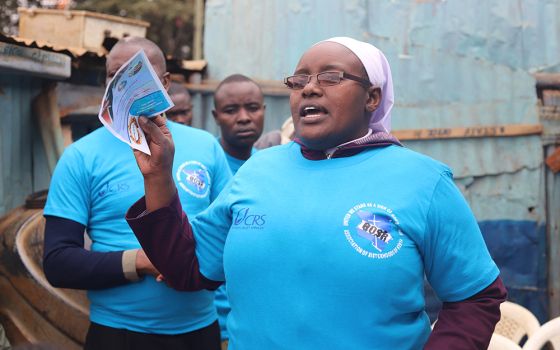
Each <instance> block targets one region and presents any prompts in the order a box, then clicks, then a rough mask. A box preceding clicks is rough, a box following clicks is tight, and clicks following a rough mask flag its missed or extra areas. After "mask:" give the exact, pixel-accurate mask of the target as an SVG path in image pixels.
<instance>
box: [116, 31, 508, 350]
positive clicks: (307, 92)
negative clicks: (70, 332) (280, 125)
mask: <svg viewBox="0 0 560 350" xmlns="http://www.w3.org/2000/svg"><path fill="white" fill-rule="evenodd" d="M285 84H286V85H287V87H288V88H290V89H291V90H292V92H291V95H290V106H291V112H292V117H293V121H294V126H295V130H296V139H295V141H294V142H292V143H289V144H287V145H283V146H279V147H273V148H270V149H267V150H264V151H262V152H259V153H257V154H255V156H253V157H252V158H251V159H249V161H247V163H246V164H245V166H244V167H243V168H242V169H240V171H239V172H238V173H237V175H236V176H235V177H234V179H233V180H232V181H231V182H230V183H229V184H228V186H226V188H225V189H224V190H223V191H222V193H221V194H220V196H219V197H218V198H217V199H216V201H215V202H214V203H213V204H212V205H211V206H210V207H209V208H208V210H206V211H205V212H203V213H201V214H200V215H198V216H196V217H195V218H193V219H192V220H191V221H190V222H189V220H187V217H186V216H185V215H184V213H183V212H182V209H181V205H180V202H179V201H178V199H177V195H176V189H175V185H174V183H173V178H172V174H171V170H170V169H171V160H172V158H173V152H174V146H173V141H172V140H171V136H170V134H169V132H168V131H167V129H166V127H165V123H164V122H163V120H161V119H158V118H156V119H152V121H149V120H147V119H142V120H141V126H142V128H143V129H144V131H145V132H146V135H147V137H148V138H149V139H150V143H149V145H150V150H151V156H148V155H146V154H143V153H140V152H136V151H135V155H136V159H137V161H138V164H139V167H140V170H141V171H142V173H143V175H144V181H145V188H146V196H145V199H142V200H140V201H138V202H137V203H136V204H135V205H134V206H133V207H131V209H130V210H129V212H128V213H127V220H128V222H129V224H130V226H131V227H132V229H133V230H134V232H135V234H136V235H137V237H138V239H139V241H140V242H141V244H142V246H143V248H144V249H145V251H146V253H147V255H148V256H149V258H150V260H151V261H152V262H153V264H154V266H156V267H157V269H158V270H159V271H161V273H162V274H163V276H165V280H166V281H167V283H168V284H170V285H171V286H172V287H174V288H177V289H181V290H199V289H215V288H217V287H218V286H219V285H220V283H222V281H224V280H225V279H227V283H228V298H229V300H230V303H231V313H230V314H229V316H228V323H227V324H228V330H229V333H230V349H264V348H267V349H347V348H348V349H350V348H352V349H420V348H425V349H485V348H486V347H487V346H488V343H489V340H490V337H491V334H492V332H493V330H494V325H495V324H496V322H497V321H498V320H499V318H500V311H499V305H500V303H501V302H502V301H504V300H505V297H506V291H505V288H504V286H503V283H502V281H501V279H500V278H499V276H498V275H499V271H498V269H497V267H496V265H495V264H494V262H493V261H492V259H491V257H490V255H489V253H488V251H487V249H486V246H485V244H484V241H483V239H482V235H481V233H480V230H479V228H478V225H477V222H476V220H475V218H474V216H473V215H472V212H471V210H470V209H469V207H468V205H467V204H466V202H465V200H464V198H463V197H462V195H461V193H460V192H459V191H458V189H457V188H456V187H455V185H454V183H453V180H452V174H451V171H450V169H449V168H448V167H447V166H445V165H444V164H441V163H439V162H437V161H435V160H432V159H430V158H428V157H426V156H424V155H421V154H418V153H415V152H413V151H411V150H409V149H406V148H404V147H402V145H401V144H400V143H399V141H398V140H397V139H396V138H395V137H393V136H392V135H391V134H390V128H391V108H392V106H393V101H394V99H393V87H392V78H391V71H390V67H389V63H388V62H387V60H386V58H385V56H384V55H383V53H382V52H381V51H380V50H378V49H377V48H375V47H374V46H372V45H370V44H368V43H364V42H360V41H357V40H354V39H351V38H332V39H329V40H326V41H322V42H319V43H317V44H315V45H313V46H312V47H311V48H310V49H309V50H308V51H307V52H305V53H304V55H303V56H302V57H301V59H300V61H299V63H298V65H297V67H296V70H295V73H294V75H292V76H290V77H287V78H286V79H285ZM424 277H426V278H427V279H428V281H429V282H430V284H431V285H432V287H433V288H434V290H435V291H436V293H437V294H438V296H439V298H440V299H441V300H442V301H443V308H442V311H441V312H440V314H439V317H438V322H437V323H436V324H435V327H434V329H433V331H431V330H430V324H429V319H428V317H427V315H426V312H425V303H424V294H423V282H424ZM170 307H173V306H172V305H170Z"/></svg>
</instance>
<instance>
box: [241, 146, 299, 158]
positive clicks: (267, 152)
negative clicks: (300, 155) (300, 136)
mask: <svg viewBox="0 0 560 350" xmlns="http://www.w3.org/2000/svg"><path fill="white" fill-rule="evenodd" d="M293 145H294V143H293V142H290V143H287V144H285V145H278V146H272V147H268V148H264V149H257V150H256V152H254V153H253V154H252V155H251V158H249V160H251V159H259V158H271V159H272V158H276V157H284V156H286V155H287V154H288V152H289V149H290V147H293Z"/></svg>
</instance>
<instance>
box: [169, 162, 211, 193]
mask: <svg viewBox="0 0 560 350" xmlns="http://www.w3.org/2000/svg"><path fill="white" fill-rule="evenodd" d="M175 176H176V178H177V183H178V184H179V187H181V188H182V189H183V190H185V191H186V192H187V193H189V194H190V195H192V196H194V197H197V198H204V197H206V196H207V195H208V193H209V192H210V184H211V180H210V174H209V173H208V169H207V168H206V166H204V164H202V163H200V162H197V161H195V160H192V161H188V162H184V163H183V164H181V165H180V166H179V168H178V169H177V173H176V174H175Z"/></svg>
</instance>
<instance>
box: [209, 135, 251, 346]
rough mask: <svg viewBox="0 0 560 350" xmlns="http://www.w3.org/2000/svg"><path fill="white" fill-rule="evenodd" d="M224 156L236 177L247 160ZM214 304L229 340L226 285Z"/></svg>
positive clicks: (222, 287) (218, 293) (223, 331)
mask: <svg viewBox="0 0 560 350" xmlns="http://www.w3.org/2000/svg"><path fill="white" fill-rule="evenodd" d="M218 140H219V139H218ZM255 152H257V149H256V148H254V147H253V149H251V155H253V154H255ZM224 154H225V155H226V159H227V162H228V165H229V169H230V170H231V173H232V174H233V175H235V174H236V173H237V170H239V168H241V166H242V165H243V164H245V162H246V160H243V159H237V158H235V157H233V156H231V155H229V154H228V153H227V152H225V151H224ZM214 304H215V305H216V310H217V311H218V321H219V323H220V335H221V337H222V340H226V339H229V335H228V331H227V326H226V320H227V315H228V314H229V311H230V310H231V307H230V305H229V302H228V300H227V292H226V284H225V283H224V284H222V285H221V286H220V287H219V288H218V289H217V290H216V297H215V299H214Z"/></svg>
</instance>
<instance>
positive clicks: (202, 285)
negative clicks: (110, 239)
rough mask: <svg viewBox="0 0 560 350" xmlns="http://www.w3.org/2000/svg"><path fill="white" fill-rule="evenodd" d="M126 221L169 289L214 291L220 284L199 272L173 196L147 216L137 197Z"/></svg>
mask: <svg viewBox="0 0 560 350" xmlns="http://www.w3.org/2000/svg"><path fill="white" fill-rule="evenodd" d="M126 221H127V222H128V225H129V226H130V228H132V231H134V234H135V235H136V237H137V238H138V241H139V242H140V245H141V246H142V248H143V249H144V251H145V252H146V255H147V256H148V258H149V259H150V261H151V262H152V264H153V265H154V266H155V267H156V269H158V271H159V272H160V273H161V274H162V275H163V276H164V277H165V281H166V282H167V284H168V285H169V286H171V287H172V288H174V289H177V290H184V291H196V290H202V289H210V290H214V289H216V288H218V287H219V286H220V284H222V282H216V281H212V280H209V279H207V278H206V277H204V276H203V275H202V274H201V273H200V270H199V266H198V259H197V257H196V254H195V241H194V237H193V232H192V228H191V224H190V223H189V221H188V219H187V216H186V215H185V213H184V212H183V209H182V207H181V202H180V201H179V196H178V195H177V194H175V197H174V198H173V201H172V202H171V204H170V205H169V206H167V207H164V208H160V209H158V210H156V211H153V212H151V213H146V201H145V198H144V197H142V198H140V200H138V201H137V202H136V203H134V204H133V205H132V206H131V207H130V208H129V209H128V212H127V213H126Z"/></svg>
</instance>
